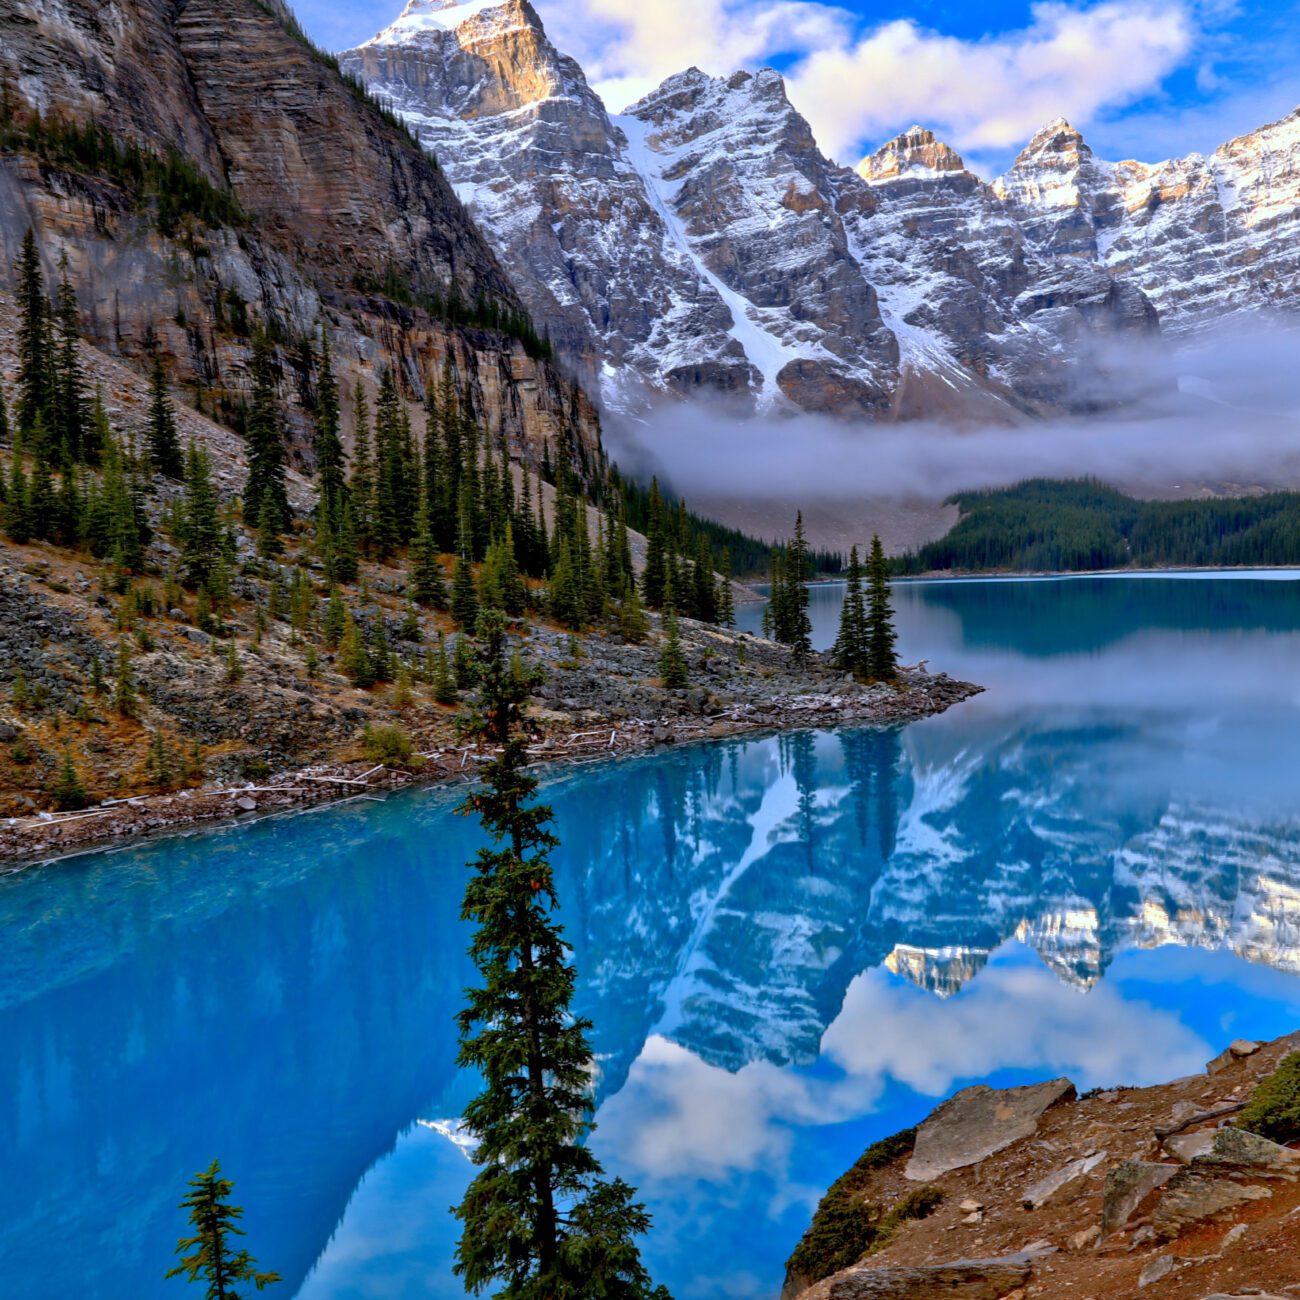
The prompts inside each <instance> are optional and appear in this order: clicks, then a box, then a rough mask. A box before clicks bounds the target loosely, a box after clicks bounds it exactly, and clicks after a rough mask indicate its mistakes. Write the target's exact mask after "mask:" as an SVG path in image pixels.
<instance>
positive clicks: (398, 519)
mask: <svg viewBox="0 0 1300 1300" xmlns="http://www.w3.org/2000/svg"><path fill="white" fill-rule="evenodd" d="M407 473H408V471H407V467H406V465H405V464H404V458H403V442H402V411H401V400H400V398H399V397H398V394H397V381H396V380H395V379H394V377H393V372H392V370H391V368H390V369H387V370H385V371H384V374H383V378H382V379H381V380H380V383H379V401H378V403H377V404H376V407H375V497H374V520H373V528H372V541H373V542H374V546H375V551H376V553H377V554H378V555H379V556H381V557H384V556H388V555H391V554H392V553H393V551H394V550H396V549H397V547H398V546H399V545H400V544H401V542H402V541H403V540H404V538H403V531H404V530H403V527H402V497H403V484H404V482H405V480H406V477H407Z"/></svg>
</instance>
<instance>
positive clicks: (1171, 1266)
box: [1138, 1255, 1182, 1287]
mask: <svg viewBox="0 0 1300 1300" xmlns="http://www.w3.org/2000/svg"><path fill="white" fill-rule="evenodd" d="M1181 1264H1182V1260H1180V1259H1175V1258H1174V1256H1173V1255H1159V1256H1157V1257H1156V1258H1155V1259H1153V1260H1152V1261H1151V1262H1150V1263H1149V1264H1148V1265H1147V1266H1146V1267H1145V1268H1144V1269H1143V1270H1142V1272H1141V1273H1139V1274H1138V1286H1139V1287H1146V1286H1151V1285H1152V1284H1153V1283H1155V1282H1159V1281H1161V1280H1162V1279H1164V1278H1167V1277H1168V1276H1169V1275H1170V1273H1176V1272H1178V1269H1179V1267H1180V1266H1181Z"/></svg>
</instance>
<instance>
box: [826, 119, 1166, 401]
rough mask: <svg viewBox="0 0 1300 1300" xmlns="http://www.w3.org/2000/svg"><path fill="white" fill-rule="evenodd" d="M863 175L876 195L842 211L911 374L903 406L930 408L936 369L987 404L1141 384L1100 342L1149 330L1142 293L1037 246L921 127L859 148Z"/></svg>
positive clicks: (960, 391)
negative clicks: (1126, 376) (1125, 374)
mask: <svg viewBox="0 0 1300 1300" xmlns="http://www.w3.org/2000/svg"><path fill="white" fill-rule="evenodd" d="M858 175H859V176H860V177H861V178H862V180H863V181H864V182H865V183H866V185H867V186H868V187H869V189H870V192H871V197H872V203H871V204H870V205H869V207H865V206H864V207H859V208H858V209H857V210H856V211H855V212H854V214H853V216H852V217H851V218H850V228H851V231H852V235H853V242H854V248H855V249H856V251H857V253H858V256H859V258H860V260H861V263H862V266H863V270H864V273H865V274H866V276H867V278H868V279H869V280H870V281H871V283H872V284H873V285H874V286H875V288H876V291H877V293H878V294H879V297H880V305H881V311H882V312H883V314H884V317H885V320H886V323H887V324H888V325H889V327H890V329H891V330H892V331H893V332H894V334H895V336H896V337H897V338H898V340H899V345H900V347H901V349H902V354H903V359H904V373H905V376H908V377H910V378H911V380H912V382H911V384H910V385H908V386H906V387H905V388H904V390H903V393H902V396H901V401H902V405H903V408H904V411H905V412H906V413H912V412H914V413H918V414H919V413H925V412H926V411H928V410H930V409H931V408H932V407H933V403H934V400H935V399H934V398H933V396H932V395H931V393H930V389H931V388H932V384H928V383H927V381H928V380H929V379H930V378H931V377H935V376H937V377H938V378H940V379H942V380H943V381H945V382H946V384H947V385H948V387H949V389H950V391H951V392H952V393H953V395H954V396H953V400H954V402H955V403H956V405H957V406H958V408H959V409H960V408H961V407H965V408H966V409H969V410H971V411H984V412H986V413H987V414H989V415H996V414H997V413H998V408H999V407H1001V408H1002V413H1003V415H1004V416H1005V414H1006V412H1007V410H1008V409H1009V408H1011V407H1015V408H1019V409H1022V410H1024V409H1032V410H1039V411H1047V410H1086V409H1088V408H1090V407H1103V406H1107V405H1111V404H1115V403H1117V402H1122V401H1125V400H1129V399H1131V398H1133V397H1134V396H1136V395H1138V393H1139V392H1140V388H1135V387H1133V384H1132V381H1129V386H1128V387H1127V390H1126V389H1125V385H1124V383H1122V382H1121V380H1120V378H1119V376H1118V375H1117V374H1116V370H1117V368H1116V367H1115V366H1114V365H1113V364H1112V365H1107V364H1106V353H1107V352H1109V351H1110V350H1111V349H1113V347H1114V342H1115V340H1116V339H1119V338H1131V337H1133V336H1137V337H1142V336H1144V335H1150V334H1154V333H1155V332H1156V330H1157V318H1156V313H1155V310H1154V308H1153V307H1152V306H1151V304H1150V303H1149V302H1148V301H1147V300H1146V298H1145V297H1144V295H1143V294H1142V293H1141V292H1140V291H1137V290H1135V289H1133V288H1132V287H1129V286H1125V285H1123V284H1121V283H1117V282H1116V281H1115V279H1114V278H1113V277H1112V276H1111V275H1110V274H1109V273H1108V272H1107V271H1106V270H1105V269H1104V268H1103V267H1102V266H1101V264H1100V262H1099V261H1098V260H1097V258H1096V257H1083V256H1079V255H1078V253H1077V251H1076V250H1075V249H1073V248H1067V247H1059V248H1055V247H1040V246H1037V245H1036V244H1035V243H1034V241H1033V239H1032V237H1029V236H1027V234H1026V231H1025V229H1024V228H1023V227H1022V225H1021V224H1020V222H1019V221H1018V220H1017V219H1016V217H1015V216H1014V215H1013V214H1012V212H1010V211H1009V210H1008V207H1007V205H1006V204H1005V203H1004V202H1003V200H1002V199H1001V198H1000V197H999V195H998V194H997V193H995V192H994V190H993V189H992V187H990V186H989V185H987V184H985V182H984V181H982V180H980V178H979V177H978V176H975V175H974V174H973V173H971V172H970V171H968V170H967V169H966V167H965V164H964V163H963V162H962V159H961V158H960V157H959V156H958V155H957V154H956V153H955V152H953V150H952V149H950V148H949V147H948V146H947V145H945V144H943V143H942V142H941V141H939V140H936V139H935V137H934V135H933V133H932V132H930V131H927V130H925V129H924V128H922V127H919V126H917V127H913V128H912V129H911V130H910V131H907V132H904V133H903V134H902V135H900V136H898V137H897V138H896V139H894V140H891V141H890V142H889V143H888V144H886V145H885V146H883V147H882V148H881V149H880V150H878V151H877V152H876V153H874V154H872V155H870V156H869V157H867V158H865V159H864V160H863V161H862V162H861V163H860V164H859V166H858ZM864 211H865V212H867V213H868V214H869V215H868V216H867V217H865V218H864V216H863V213H864ZM1103 375H1104V377H1103Z"/></svg>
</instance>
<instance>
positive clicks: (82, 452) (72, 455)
mask: <svg viewBox="0 0 1300 1300" xmlns="http://www.w3.org/2000/svg"><path fill="white" fill-rule="evenodd" d="M59 270H60V279H59V289H58V307H57V311H56V317H57V321H58V346H57V352H56V357H55V375H54V393H53V407H54V410H55V413H56V421H57V428H56V429H55V430H54V431H53V432H54V437H53V441H54V442H55V443H56V444H57V446H58V449H59V459H60V463H61V464H63V465H65V466H67V465H70V464H71V463H73V462H74V461H85V462H89V463H93V462H94V461H95V460H96V459H97V451H96V449H95V448H94V447H93V446H92V445H91V437H90V435H91V434H92V433H93V432H94V430H93V427H92V426H91V424H90V420H89V410H88V403H87V401H86V376H85V373H84V372H83V370H82V368H81V312H80V309H79V308H78V306H77V294H76V291H75V290H74V289H73V287H72V283H71V281H70V280H69V279H68V255H67V253H66V252H65V253H64V254H63V256H62V257H61V258H60V259H59Z"/></svg>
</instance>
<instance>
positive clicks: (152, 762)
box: [146, 731, 173, 787]
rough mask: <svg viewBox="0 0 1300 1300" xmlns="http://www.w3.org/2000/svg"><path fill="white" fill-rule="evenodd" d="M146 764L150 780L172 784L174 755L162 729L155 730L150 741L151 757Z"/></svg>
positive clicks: (161, 785)
mask: <svg viewBox="0 0 1300 1300" xmlns="http://www.w3.org/2000/svg"><path fill="white" fill-rule="evenodd" d="M146 766H147V768H148V771H149V780H150V781H152V782H153V784H154V785H156V786H159V787H166V786H168V785H170V784H171V781H172V775H173V773H172V756H171V751H170V750H168V748H167V742H166V741H165V740H164V739H163V734H162V732H161V731H155V732H154V733H153V738H152V739H151V740H150V742H149V758H148V762H147V764H146Z"/></svg>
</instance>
